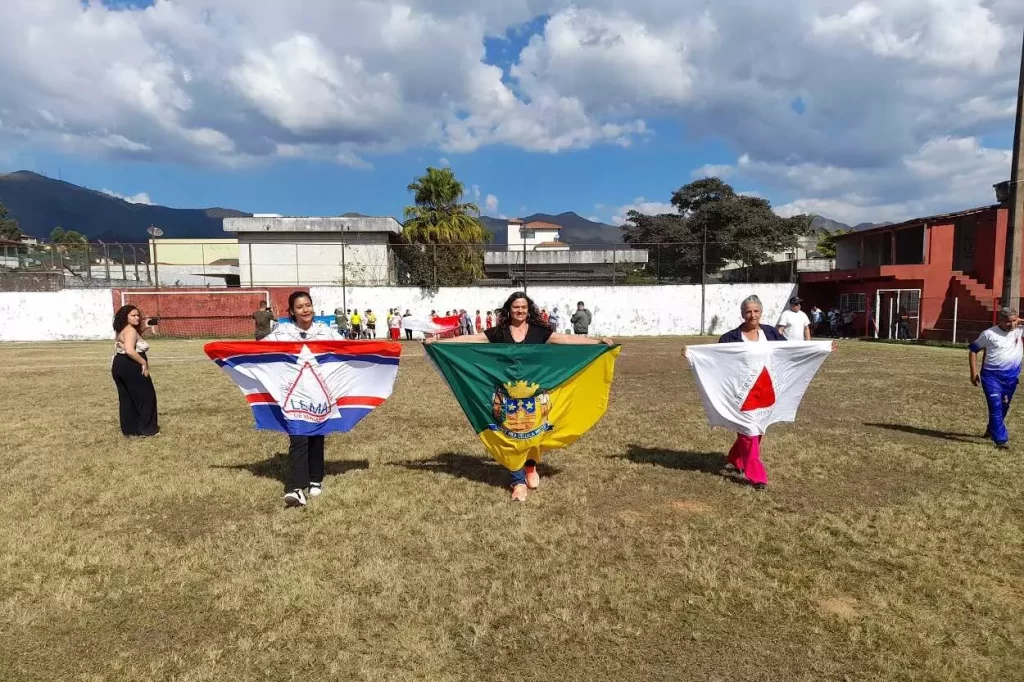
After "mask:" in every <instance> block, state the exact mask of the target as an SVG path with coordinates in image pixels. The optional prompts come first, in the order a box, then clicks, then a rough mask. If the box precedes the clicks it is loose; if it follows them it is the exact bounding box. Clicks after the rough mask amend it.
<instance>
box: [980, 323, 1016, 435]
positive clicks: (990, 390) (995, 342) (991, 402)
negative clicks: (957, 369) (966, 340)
mask: <svg viewBox="0 0 1024 682" xmlns="http://www.w3.org/2000/svg"><path fill="white" fill-rule="evenodd" d="M1022 334H1024V329H1021V320H1020V318H1019V317H1018V316H1017V311H1016V310H1011V309H1010V308H1003V309H1002V310H1000V311H999V323H998V324H997V325H996V326H995V327H992V328H990V329H986V330H985V331H983V332H982V333H981V335H980V336H979V337H978V339H977V340H976V341H975V342H974V343H972V344H971V346H970V355H969V362H970V367H971V383H972V384H974V385H975V386H977V385H979V384H980V385H981V388H982V390H984V391H985V402H986V403H988V430H987V431H985V435H986V436H987V437H990V438H991V439H992V440H993V441H994V442H995V444H996V447H997V448H1000V449H1003V450H1005V449H1007V448H1008V447H1009V441H1010V434H1009V433H1007V431H1006V413H1007V412H1008V411H1009V409H1010V402H1011V401H1012V400H1013V394H1014V391H1016V390H1017V382H1018V380H1019V378H1020V367H1021V360H1022V359H1024V346H1022V345H1021V336H1022ZM981 352H984V353H985V359H984V361H983V362H982V365H981V372H979V371H978V353H981Z"/></svg>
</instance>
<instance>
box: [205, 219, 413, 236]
mask: <svg viewBox="0 0 1024 682" xmlns="http://www.w3.org/2000/svg"><path fill="white" fill-rule="evenodd" d="M224 231H225V232H239V233H241V232H258V233H259V232H390V233H393V234H400V233H401V232H402V225H401V224H400V223H399V222H398V221H397V220H395V219H394V218H392V217H390V216H387V217H370V216H365V217H359V218H343V217H330V218H282V217H277V216H274V217H271V216H267V217H261V218H256V217H253V218H225V219H224Z"/></svg>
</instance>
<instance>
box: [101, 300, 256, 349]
mask: <svg viewBox="0 0 1024 682" xmlns="http://www.w3.org/2000/svg"><path fill="white" fill-rule="evenodd" d="M261 302H265V303H266V304H267V306H270V305H271V301H270V291H268V290H264V289H228V290H209V289H200V290H179V289H175V290H173V291H170V290H156V289H125V290H122V291H121V305H125V304H127V303H131V304H132V305H135V306H138V308H139V310H141V311H142V315H143V316H144V317H146V318H155V319H156V320H157V323H156V324H155V325H153V333H154V334H155V335H157V336H169V337H174V338H182V339H231V338H234V339H244V338H249V337H252V336H253V329H254V323H253V319H252V314H253V312H255V311H256V309H257V308H258V307H259V304H260V303H261Z"/></svg>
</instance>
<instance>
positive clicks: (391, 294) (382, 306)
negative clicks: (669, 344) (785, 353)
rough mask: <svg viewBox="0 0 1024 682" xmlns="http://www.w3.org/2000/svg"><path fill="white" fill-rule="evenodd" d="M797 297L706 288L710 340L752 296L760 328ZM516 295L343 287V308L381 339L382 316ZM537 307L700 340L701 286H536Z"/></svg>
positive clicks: (330, 301) (745, 288)
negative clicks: (370, 317)
mask: <svg viewBox="0 0 1024 682" xmlns="http://www.w3.org/2000/svg"><path fill="white" fill-rule="evenodd" d="M794 290H795V287H794V285H792V284H709V285H708V287H707V301H706V306H707V307H706V324H707V327H708V333H713V334H722V333H724V332H725V331H727V330H729V329H732V328H733V327H735V326H737V325H738V324H739V323H740V312H739V311H740V303H741V302H742V301H743V299H744V298H746V297H747V296H749V295H751V294H757V295H758V296H759V297H760V299H761V302H762V303H763V305H764V318H763V319H764V322H765V324H775V323H776V322H777V321H778V319H779V315H781V314H782V311H783V310H785V308H786V305H787V302H788V300H789V297H790V296H792V295H793V292H794ZM513 291H514V289H511V288H504V287H462V288H455V287H452V288H444V289H439V290H438V291H437V292H436V293H431V292H430V291H426V290H421V289H418V288H414V287H348V288H347V289H346V290H345V296H344V304H345V306H344V307H346V308H349V309H351V308H358V309H359V310H360V311H363V310H366V309H367V308H369V309H371V310H373V311H374V312H376V313H377V315H378V318H379V319H380V320H381V322H379V323H378V334H379V333H380V328H381V327H382V326H383V323H382V321H383V316H384V315H385V314H386V313H387V311H388V309H389V308H399V309H400V310H401V311H402V312H405V311H406V310H407V309H408V310H409V311H411V312H412V313H413V315H425V314H428V313H429V312H430V311H431V310H436V311H438V313H439V314H443V313H444V312H445V311H447V310H451V309H459V308H465V309H466V310H468V311H469V313H470V315H471V316H473V317H475V316H476V311H477V310H480V311H481V316H485V315H486V313H487V309H488V308H490V309H492V310H493V309H495V308H499V307H501V305H502V304H503V303H504V302H505V299H506V298H507V297H508V296H509V294H511V293H512V292H513ZM527 293H529V295H530V297H531V298H533V299H534V301H535V302H536V303H537V305H538V306H540V307H542V308H546V309H547V310H548V312H550V311H551V310H552V309H553V308H555V307H556V306H557V307H558V310H559V313H560V314H559V317H560V319H561V320H562V322H563V324H564V326H565V327H566V328H568V326H569V325H568V321H569V317H570V316H571V315H572V312H573V311H574V310H576V302H577V301H583V302H584V303H585V304H586V306H587V308H588V309H589V310H590V312H592V313H593V314H594V321H593V324H592V325H591V328H590V331H591V333H592V334H600V335H610V336H662V335H685V334H698V333H700V286H696V285H680V286H639V287H628V286H615V287H612V286H608V287H593V286H591V287H571V286H536V287H530V288H529V290H528V292H527ZM310 294H311V295H312V297H313V307H314V308H315V309H316V311H317V312H320V311H321V310H323V311H325V312H328V313H330V312H332V311H333V310H334V309H335V308H336V307H341V306H342V301H343V298H342V288H341V287H311V288H310Z"/></svg>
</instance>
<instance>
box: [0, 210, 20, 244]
mask: <svg viewBox="0 0 1024 682" xmlns="http://www.w3.org/2000/svg"><path fill="white" fill-rule="evenodd" d="M23 236H24V233H23V232H22V231H21V228H20V227H19V226H18V221H17V220H15V219H14V217H13V216H11V215H10V214H9V213H8V212H7V207H6V206H4V205H3V204H0V239H9V240H11V241H13V242H16V241H18V240H19V239H21V238H22V237H23Z"/></svg>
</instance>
